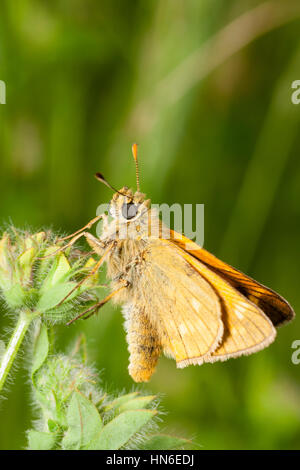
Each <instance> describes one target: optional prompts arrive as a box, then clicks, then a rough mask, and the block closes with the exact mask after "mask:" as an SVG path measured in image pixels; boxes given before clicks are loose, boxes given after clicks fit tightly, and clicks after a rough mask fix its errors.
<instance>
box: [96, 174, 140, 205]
mask: <svg viewBox="0 0 300 470" xmlns="http://www.w3.org/2000/svg"><path fill="white" fill-rule="evenodd" d="M95 178H96V179H97V180H98V181H100V183H103V184H105V186H107V187H108V188H109V189H112V190H113V191H114V192H115V193H118V194H121V196H125V197H128V199H131V197H130V196H128V195H127V194H123V193H121V191H118V190H117V189H116V188H114V187H113V186H112V185H111V184H109V182H108V181H106V179H105V178H104V176H103V175H102V174H101V173H96V174H95Z"/></svg>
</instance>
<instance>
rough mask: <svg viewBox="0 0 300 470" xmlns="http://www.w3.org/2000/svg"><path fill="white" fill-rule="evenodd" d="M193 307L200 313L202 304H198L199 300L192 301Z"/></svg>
mask: <svg viewBox="0 0 300 470" xmlns="http://www.w3.org/2000/svg"><path fill="white" fill-rule="evenodd" d="M192 305H193V307H194V309H195V310H196V311H197V312H198V311H199V310H200V308H201V304H200V302H198V300H197V299H192Z"/></svg>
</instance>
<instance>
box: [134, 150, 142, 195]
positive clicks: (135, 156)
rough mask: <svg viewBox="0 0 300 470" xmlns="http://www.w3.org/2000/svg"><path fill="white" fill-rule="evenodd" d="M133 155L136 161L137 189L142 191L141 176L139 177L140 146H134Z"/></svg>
mask: <svg viewBox="0 0 300 470" xmlns="http://www.w3.org/2000/svg"><path fill="white" fill-rule="evenodd" d="M132 155H133V158H134V161H135V174H136V189H137V190H138V191H140V175H139V164H138V145H137V144H133V145H132Z"/></svg>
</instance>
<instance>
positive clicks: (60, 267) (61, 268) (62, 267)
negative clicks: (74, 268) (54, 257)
mask: <svg viewBox="0 0 300 470" xmlns="http://www.w3.org/2000/svg"><path fill="white" fill-rule="evenodd" d="M70 269H71V267H70V264H69V262H68V260H67V258H66V257H65V255H64V254H63V253H61V254H60V255H59V259H58V263H57V266H56V269H55V271H54V273H53V276H52V279H51V285H52V286H54V285H55V284H57V283H59V282H60V281H61V280H63V279H64V277H65V275H66V274H67V273H68V271H70Z"/></svg>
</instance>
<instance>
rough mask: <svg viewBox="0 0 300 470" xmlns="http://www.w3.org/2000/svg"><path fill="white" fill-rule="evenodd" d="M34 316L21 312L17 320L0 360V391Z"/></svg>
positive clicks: (28, 312) (30, 313) (27, 312)
mask: <svg viewBox="0 0 300 470" xmlns="http://www.w3.org/2000/svg"><path fill="white" fill-rule="evenodd" d="M34 316H35V315H34V314H33V313H32V312H30V311H22V312H21V313H20V316H19V318H18V322H17V324H16V327H15V329H14V332H13V334H12V336H11V338H10V340H9V343H8V345H7V348H6V350H5V352H4V354H3V356H2V358H1V364H0V391H1V390H2V388H3V385H4V383H5V380H6V377H7V375H8V373H9V371H10V369H11V366H12V364H13V362H14V360H15V357H16V355H17V352H18V350H19V348H20V346H21V343H22V341H23V338H24V336H25V334H26V331H27V330H28V327H29V325H30V323H31V321H32V320H33V318H34Z"/></svg>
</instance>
